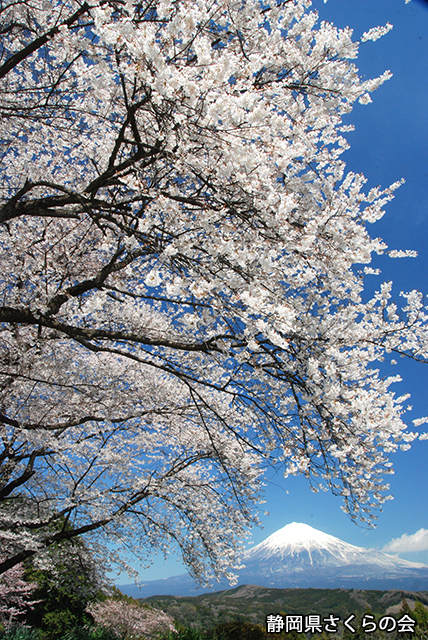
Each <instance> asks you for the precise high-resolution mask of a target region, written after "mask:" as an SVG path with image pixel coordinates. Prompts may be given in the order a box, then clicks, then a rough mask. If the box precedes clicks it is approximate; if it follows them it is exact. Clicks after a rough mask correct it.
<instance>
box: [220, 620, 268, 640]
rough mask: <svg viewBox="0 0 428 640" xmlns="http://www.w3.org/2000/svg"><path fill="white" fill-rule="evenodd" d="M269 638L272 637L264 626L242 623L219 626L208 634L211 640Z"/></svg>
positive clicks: (260, 639) (264, 639)
mask: <svg viewBox="0 0 428 640" xmlns="http://www.w3.org/2000/svg"><path fill="white" fill-rule="evenodd" d="M268 637H269V638H271V635H269V636H268V634H267V633H266V631H265V629H264V628H263V627H262V626H260V625H257V624H251V623H250V622H240V621H237V622H225V623H223V624H219V625H217V626H216V627H215V628H214V629H213V631H212V632H211V634H208V638H209V640H214V639H215V638H219V639H221V640H267V638H268Z"/></svg>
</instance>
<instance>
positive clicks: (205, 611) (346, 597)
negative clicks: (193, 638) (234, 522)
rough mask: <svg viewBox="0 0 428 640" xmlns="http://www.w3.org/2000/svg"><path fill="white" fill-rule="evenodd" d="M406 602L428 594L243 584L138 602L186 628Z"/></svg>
mask: <svg viewBox="0 0 428 640" xmlns="http://www.w3.org/2000/svg"><path fill="white" fill-rule="evenodd" d="M403 598H406V600H407V602H408V603H409V604H410V606H412V604H413V603H414V602H415V601H417V600H418V601H419V602H421V603H422V604H425V605H428V592H427V591H418V592H415V591H403V590H391V591H371V590H362V589H355V590H354V589H272V588H267V587H259V586H256V585H243V586H239V587H236V588H235V589H228V590H225V591H217V592H216V593H208V594H202V595H200V596H152V597H150V598H141V601H142V602H147V603H150V604H151V605H153V606H155V607H158V608H160V609H162V610H163V611H165V612H166V613H168V614H169V615H171V616H172V617H173V618H174V619H175V620H177V621H178V622H180V623H181V624H183V625H185V626H187V627H193V628H199V627H200V628H204V629H207V628H210V627H213V626H214V625H216V624H219V623H221V622H231V621H235V620H242V621H247V622H253V623H254V624H262V625H264V624H265V618H266V616H267V615H269V614H272V613H273V614H277V613H280V612H283V613H286V614H304V615H305V614H310V613H317V614H320V615H321V616H328V615H329V614H331V613H333V614H335V615H338V616H340V617H341V618H343V617H345V616H346V615H349V614H351V613H355V614H363V613H364V612H365V611H366V610H367V607H369V608H370V609H371V610H372V612H373V613H374V614H385V613H393V612H396V611H397V610H398V609H397V606H398V608H399V607H400V604H401V602H402V600H403Z"/></svg>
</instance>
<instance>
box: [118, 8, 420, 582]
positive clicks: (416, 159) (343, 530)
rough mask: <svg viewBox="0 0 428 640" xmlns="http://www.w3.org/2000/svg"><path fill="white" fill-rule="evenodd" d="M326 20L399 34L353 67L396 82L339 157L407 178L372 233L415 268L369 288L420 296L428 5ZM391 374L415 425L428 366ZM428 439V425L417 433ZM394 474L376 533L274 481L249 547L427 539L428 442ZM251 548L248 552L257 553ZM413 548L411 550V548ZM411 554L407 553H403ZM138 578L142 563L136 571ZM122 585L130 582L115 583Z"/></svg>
mask: <svg viewBox="0 0 428 640" xmlns="http://www.w3.org/2000/svg"><path fill="white" fill-rule="evenodd" d="M313 8H315V9H316V10H317V11H318V12H319V16H320V20H326V21H328V22H333V23H334V24H335V25H336V26H338V27H345V26H350V27H351V28H352V29H353V30H354V38H359V37H360V36H361V35H362V34H363V32H364V31H367V30H368V29H370V28H371V27H375V26H378V25H385V24H386V22H390V23H392V24H393V26H394V28H393V30H392V31H390V32H389V33H388V34H387V35H386V36H384V37H383V38H381V39H380V40H377V41H376V42H370V41H369V42H366V43H365V44H364V45H362V46H361V48H360V56H359V58H358V59H357V60H356V64H357V66H358V68H359V69H360V73H361V74H362V75H363V76H364V77H365V78H366V79H368V78H372V77H376V76H378V75H380V74H381V73H382V72H383V71H384V70H385V69H390V70H391V71H392V73H393V77H392V79H391V80H389V81H388V82H387V83H385V84H384V85H382V86H381V87H380V88H379V89H378V90H377V91H376V92H375V93H374V94H372V99H373V103H372V104H369V105H366V106H361V105H356V107H355V109H354V110H353V111H352V113H351V114H350V115H349V116H348V118H347V120H348V122H349V123H353V124H354V125H355V131H354V132H351V133H348V134H347V137H348V140H349V142H350V144H351V148H350V149H349V150H348V151H347V152H346V153H345V154H344V155H343V156H342V158H343V159H344V160H345V161H346V163H347V167H348V169H350V170H352V171H355V172H361V173H364V174H365V176H366V177H367V178H368V185H367V187H368V188H370V187H372V186H376V185H381V186H383V187H386V186H388V185H390V184H391V183H393V182H395V181H396V180H399V179H400V178H404V179H405V180H406V183H405V184H404V185H403V186H402V187H401V188H400V189H399V190H398V191H396V197H395V199H394V200H393V201H392V202H391V203H390V204H389V205H388V207H387V210H386V215H385V217H384V218H383V220H381V221H380V222H378V223H377V224H376V225H373V226H372V228H371V232H372V235H375V236H380V237H382V238H384V239H385V240H386V242H387V243H388V245H389V247H390V248H391V249H414V250H416V251H418V253H419V257H418V258H416V259H410V258H407V259H401V260H392V259H390V258H386V257H385V258H382V259H380V258H378V259H377V263H376V265H375V266H377V267H379V268H381V269H382V275H381V276H377V277H374V276H371V281H369V282H368V285H369V286H373V287H376V288H377V287H378V286H380V284H381V282H382V281H384V280H393V281H394V284H395V286H394V290H395V292H396V293H397V294H398V293H399V292H400V291H401V290H404V291H408V290H410V289H414V288H416V289H419V290H421V291H423V292H424V293H427V294H428V2H426V1H423V0H411V2H410V3H409V4H405V1H404V0H328V2H327V3H325V2H324V1H323V0H313ZM384 370H385V373H393V374H396V373H400V374H401V375H402V377H403V382H402V383H401V384H399V385H395V390H396V392H397V394H398V395H401V394H402V393H404V392H407V391H409V392H411V394H412V397H411V400H410V401H409V403H410V404H412V405H413V412H412V414H409V420H410V419H413V418H415V417H421V416H425V415H428V364H427V365H420V364H419V365H416V364H414V363H410V362H407V361H406V360H404V359H399V362H398V364H397V365H396V366H395V367H392V366H391V365H388V366H386V365H384ZM424 426H425V427H426V429H425V430H427V431H428V425H423V426H422V427H421V428H420V429H421V431H423V430H424ZM391 459H392V461H393V463H394V467H395V475H394V476H390V477H389V478H390V484H391V491H392V493H393V495H394V497H395V499H394V500H393V501H389V502H387V503H385V505H384V509H383V511H382V512H381V513H379V517H378V521H377V528H376V529H374V530H366V529H362V528H360V527H357V526H356V525H355V524H353V523H352V522H351V521H350V520H349V518H348V517H347V516H346V515H345V514H344V513H343V512H342V511H341V509H340V506H341V504H342V502H341V499H340V498H339V497H334V496H331V495H330V494H319V493H318V494H313V493H311V491H310V490H309V488H308V485H307V482H306V480H305V479H304V478H291V479H290V478H289V479H287V480H284V479H283V478H282V477H281V475H278V476H275V477H272V478H271V480H270V482H269V483H268V485H267V487H266V501H267V502H266V505H264V506H265V508H266V510H267V511H269V512H270V515H269V516H262V522H263V525H264V528H263V529H257V530H253V533H252V536H251V541H252V544H257V543H258V542H261V541H262V540H263V539H264V538H266V537H267V536H268V535H270V534H271V533H273V532H274V531H276V530H277V529H279V528H281V527H283V526H284V525H286V524H288V523H290V522H293V521H296V522H305V523H307V524H309V525H311V526H313V527H315V528H317V529H321V530H322V531H325V532H326V533H329V534H331V535H334V536H337V537H339V538H342V539H343V540H345V541H347V542H350V543H352V544H356V545H359V546H363V547H374V548H377V549H382V548H383V547H384V545H386V544H387V543H389V542H390V541H391V540H392V539H394V538H399V537H401V536H402V535H403V534H407V535H413V534H415V533H416V532H417V531H418V530H420V529H421V528H423V529H427V530H428V441H422V442H421V441H418V442H416V443H414V444H413V446H412V449H411V450H410V451H407V452H400V453H397V454H395V455H394V456H392V458H391ZM425 538H426V544H425V550H424V551H423V550H422V551H419V552H418V553H411V554H410V553H404V552H402V553H400V554H399V555H400V556H401V557H403V558H407V559H410V560H417V561H420V562H426V563H427V564H428V532H427V535H426V536H425ZM252 544H249V546H252ZM407 546H408V545H407ZM403 548H404V546H403ZM132 564H133V565H134V566H135V568H136V569H139V566H138V563H137V562H132ZM184 570H185V569H184V567H183V565H182V564H180V563H179V562H178V561H176V560H174V558H173V557H172V558H171V559H169V560H168V561H167V563H165V562H164V560H163V558H155V561H154V564H153V565H152V567H151V568H149V569H147V570H144V571H143V570H142V571H140V576H141V580H142V581H143V582H144V581H146V580H154V579H159V578H164V577H168V576H171V575H176V574H179V573H183V571H184ZM116 582H117V583H118V584H124V583H127V582H129V578H126V577H124V576H120V577H119V578H116Z"/></svg>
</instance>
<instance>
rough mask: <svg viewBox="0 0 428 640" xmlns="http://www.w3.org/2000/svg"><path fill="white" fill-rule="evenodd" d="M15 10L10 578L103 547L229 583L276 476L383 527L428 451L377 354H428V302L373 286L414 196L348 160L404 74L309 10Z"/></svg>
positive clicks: (2, 515)
mask: <svg viewBox="0 0 428 640" xmlns="http://www.w3.org/2000/svg"><path fill="white" fill-rule="evenodd" d="M0 20H1V30H2V34H3V43H2V45H1V47H2V48H1V58H0V63H1V65H0V81H1V83H2V84H1V92H0V114H1V119H0V127H1V137H2V140H3V147H2V149H3V151H2V173H1V183H0V198H1V207H0V222H1V230H0V234H1V235H0V242H1V249H2V251H1V258H0V260H1V265H0V267H1V268H0V274H1V275H0V282H1V307H0V341H1V342H0V348H1V351H0V394H1V395H0V420H1V423H0V428H1V437H2V447H3V448H2V450H1V452H0V501H1V502H0V505H1V506H0V537H1V538H2V540H3V541H4V543H5V544H6V543H7V548H8V549H9V553H8V556H7V558H6V559H5V560H4V561H3V562H0V572H2V571H6V570H9V569H10V568H11V567H13V566H15V565H17V564H18V563H19V562H21V561H23V560H25V559H26V558H30V557H32V556H34V555H38V556H40V557H43V554H44V553H45V552H47V551H49V549H50V548H51V547H52V546H53V545H57V544H60V543H61V542H64V541H66V540H71V539H72V538H74V537H76V536H81V535H86V539H87V541H88V544H92V545H93V549H95V550H97V549H98V550H100V549H102V546H101V545H102V544H103V540H104V541H105V540H106V539H108V540H116V542H117V543H118V544H119V545H122V546H127V547H128V548H129V549H132V550H134V551H135V553H137V554H138V556H139V557H140V558H141V559H142V560H143V561H144V560H148V556H149V554H150V552H151V551H152V550H164V551H166V550H167V549H168V548H169V546H170V545H171V542H172V541H175V542H176V543H177V544H178V545H179V547H180V548H181V552H182V555H183V558H184V561H185V562H186V564H187V565H188V567H189V570H190V571H191V573H192V575H194V576H195V577H196V578H199V579H202V578H203V577H204V576H206V577H207V578H208V579H209V578H210V577H213V576H215V577H219V576H221V575H226V576H229V577H230V576H231V575H232V573H231V572H233V570H234V569H235V568H236V567H237V564H238V562H239V556H237V550H238V551H239V549H240V548H242V547H241V546H240V545H241V544H242V539H243V537H244V535H245V532H246V531H247V529H248V527H249V526H250V525H252V524H254V523H255V522H257V516H256V515H254V505H255V504H256V503H257V502H258V501H259V500H260V490H261V486H262V478H263V470H264V469H265V468H266V466H267V465H278V466H279V467H282V469H283V471H284V473H285V475H287V474H295V473H303V474H304V475H305V476H306V477H307V478H308V480H309V482H310V483H311V486H312V488H313V490H314V491H318V490H320V489H330V490H331V491H333V492H334V493H335V494H341V495H342V496H343V499H344V507H343V508H344V509H345V510H346V511H347V512H348V513H349V514H350V515H351V517H353V518H355V519H359V518H361V519H362V520H363V521H368V520H369V518H370V514H371V513H372V512H373V509H375V508H376V506H377V505H378V504H379V503H381V502H382V501H383V500H385V499H386V497H387V496H386V495H385V491H386V490H387V485H386V484H385V482H384V479H383V478H384V474H386V473H390V472H391V469H390V466H391V463H390V462H389V459H388V454H389V453H390V452H393V451H394V450H396V449H397V447H399V446H401V447H403V448H406V447H408V446H409V444H408V443H409V442H410V441H411V440H412V438H414V434H412V433H411V432H410V433H409V432H407V431H406V428H407V426H406V424H405V421H404V417H403V412H404V408H403V402H404V400H405V398H404V397H396V396H395V395H394V393H393V391H392V390H391V389H390V385H391V384H392V383H393V382H394V381H396V380H397V378H392V377H387V378H384V377H382V376H381V375H380V373H379V371H378V369H377V366H376V363H377V361H379V360H381V359H382V358H383V356H384V354H385V353H390V352H394V353H398V354H401V355H406V356H409V357H411V358H414V359H417V360H421V361H426V358H427V336H428V334H427V326H426V320H427V318H426V310H425V307H424V303H423V299H422V295H421V294H420V293H419V292H417V291H412V292H409V293H406V294H402V295H403V305H402V308H401V309H400V308H399V307H398V305H397V303H396V301H394V299H393V297H392V288H391V287H392V285H391V283H383V284H381V286H380V288H379V291H378V292H377V293H375V295H374V296H373V297H372V299H370V300H369V301H367V299H366V298H367V296H366V298H365V297H364V295H363V294H364V276H365V274H366V273H373V269H372V268H371V267H370V266H369V265H370V262H371V258H372V254H376V253H377V254H382V253H387V252H388V248H387V246H386V245H385V243H384V242H382V240H380V239H379V238H372V237H371V236H370V235H369V232H368V227H369V224H370V223H373V222H375V221H376V220H378V219H379V218H380V217H381V216H382V215H383V207H384V205H385V204H386V203H387V202H388V201H389V200H390V199H391V198H392V197H393V192H394V190H395V189H396V188H397V187H398V186H399V183H395V184H393V185H392V186H390V187H388V188H385V189H381V188H375V189H371V190H370V191H369V192H368V193H366V192H365V191H364V183H365V179H364V177H363V176H362V175H356V174H353V173H346V171H345V166H344V163H343V162H342V161H341V160H340V155H341V153H342V152H343V151H344V149H346V147H347V142H346V140H345V138H344V134H345V133H346V131H347V130H349V126H348V127H346V126H344V125H343V122H342V116H343V115H344V114H347V113H349V112H350V111H351V109H352V105H353V104H354V103H355V101H359V102H360V103H362V104H366V103H368V102H370V101H371V97H370V93H371V92H373V91H374V90H375V89H376V88H378V87H379V86H380V85H381V84H382V83H383V82H384V81H385V80H386V79H388V77H389V75H390V73H389V72H385V73H384V74H383V75H382V76H381V77H379V78H377V79H374V80H366V81H362V80H361V79H360V78H359V76H358V71H357V68H356V67H355V64H354V62H353V60H354V59H355V58H356V57H357V53H358V47H359V45H360V42H354V41H353V40H352V31H351V30H350V29H343V30H338V29H336V28H335V27H334V26H333V25H331V24H327V23H322V24H321V25H319V24H318V22H317V14H316V12H311V11H310V2H309V0H282V1H278V2H275V1H272V2H270V3H266V4H264V3H261V2H259V1H258V0H246V1H245V2H231V1H226V0H210V1H208V0H176V1H174V2H165V1H164V0H141V1H137V0H126V1H125V0H93V1H91V2H84V3H83V4H81V3H79V2H76V0H59V1H48V0H15V1H14V2H11V1H9V0H6V1H5V3H4V4H3V5H2V9H1V17H0ZM390 26H391V25H386V26H385V27H376V28H374V29H371V30H370V31H369V32H367V33H366V34H364V36H363V37H362V38H361V41H362V42H364V41H365V40H369V39H371V40H375V39H377V38H378V37H380V36H381V35H383V34H385V33H386V32H387V31H388V30H389V29H390ZM389 253H390V255H391V256H392V257H400V256H401V255H409V254H408V253H406V252H400V251H390V252H389ZM422 422H423V419H421V421H420V423H422ZM237 558H238V560H237Z"/></svg>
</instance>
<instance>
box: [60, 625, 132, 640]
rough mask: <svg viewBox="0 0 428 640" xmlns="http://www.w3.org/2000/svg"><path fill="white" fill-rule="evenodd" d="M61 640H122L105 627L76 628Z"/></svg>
mask: <svg viewBox="0 0 428 640" xmlns="http://www.w3.org/2000/svg"><path fill="white" fill-rule="evenodd" d="M61 640H121V638H120V636H118V635H117V634H115V633H114V631H112V630H111V629H105V628H104V627H88V626H85V627H75V628H74V629H71V630H70V631H68V632H67V633H66V634H65V635H63V636H62V637H61Z"/></svg>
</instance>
